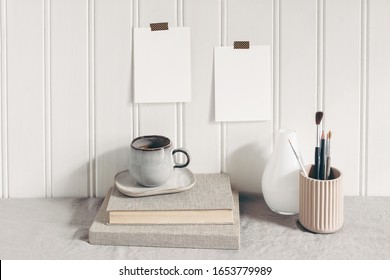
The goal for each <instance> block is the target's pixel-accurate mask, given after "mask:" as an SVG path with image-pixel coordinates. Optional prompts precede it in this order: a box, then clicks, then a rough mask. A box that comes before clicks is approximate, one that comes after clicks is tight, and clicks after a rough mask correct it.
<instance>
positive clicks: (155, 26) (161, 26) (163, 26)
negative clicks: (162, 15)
mask: <svg viewBox="0 0 390 280" xmlns="http://www.w3.org/2000/svg"><path fill="white" fill-rule="evenodd" d="M150 28H151V29H152V31H160V30H168V22H157V23H151V24H150Z"/></svg>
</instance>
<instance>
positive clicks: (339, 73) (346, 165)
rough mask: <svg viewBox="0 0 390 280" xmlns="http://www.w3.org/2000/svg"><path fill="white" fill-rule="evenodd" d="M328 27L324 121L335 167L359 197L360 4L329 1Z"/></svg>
mask: <svg viewBox="0 0 390 280" xmlns="http://www.w3.org/2000/svg"><path fill="white" fill-rule="evenodd" d="M324 11H325V24H324V30H325V32H324V58H325V59H324V65H325V72H324V103H323V104H324V108H323V109H324V118H325V120H324V121H325V127H326V131H328V130H331V131H332V138H333V139H332V140H333V141H332V143H331V153H332V164H333V166H335V167H336V168H339V169H340V170H341V171H342V172H343V175H344V177H343V183H344V194H346V195H358V194H359V160H360V62H361V61H360V57H361V55H360V34H361V32H360V23H361V17H360V15H361V11H360V1H358V0H341V1H340V0H327V1H326V2H325V10H324Z"/></svg>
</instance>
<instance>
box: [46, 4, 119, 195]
mask: <svg viewBox="0 0 390 280" xmlns="http://www.w3.org/2000/svg"><path fill="white" fill-rule="evenodd" d="M87 4H88V2H87V1H86V0H83V1H80V0H52V1H51V55H52V56H51V94H52V96H51V97H52V99H51V100H52V108H51V109H52V188H53V191H52V194H53V196H55V197H59V196H87V194H88V167H89V130H88V128H89V124H88V116H89V112H88V5H87ZM113 110H114V109H113Z"/></svg>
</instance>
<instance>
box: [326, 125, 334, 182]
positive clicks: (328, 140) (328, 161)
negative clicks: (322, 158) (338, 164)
mask: <svg viewBox="0 0 390 280" xmlns="http://www.w3.org/2000/svg"><path fill="white" fill-rule="evenodd" d="M331 138H332V131H330V130H329V132H328V136H327V137H326V174H325V176H326V179H327V180H330V139H331Z"/></svg>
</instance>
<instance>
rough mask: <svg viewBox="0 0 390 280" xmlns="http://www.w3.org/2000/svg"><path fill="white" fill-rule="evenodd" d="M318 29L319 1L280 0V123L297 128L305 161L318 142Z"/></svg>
mask: <svg viewBox="0 0 390 280" xmlns="http://www.w3.org/2000/svg"><path fill="white" fill-rule="evenodd" d="M316 30H317V10H316V1H311V0H292V1H281V2H280V126H281V128H290V129H294V130H296V132H297V136H298V143H299V148H300V150H301V154H302V157H303V160H304V163H305V164H312V163H313V162H314V147H315V145H316V140H315V139H316V125H315V112H316V111H317V103H316V102H317V82H316V81H317V77H316V65H317V57H316V53H317V52H316V51H317V37H316V35H317V32H316Z"/></svg>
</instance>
